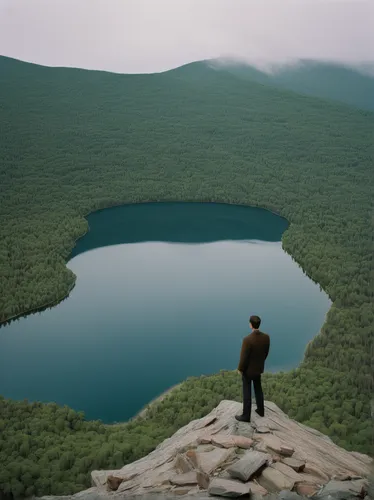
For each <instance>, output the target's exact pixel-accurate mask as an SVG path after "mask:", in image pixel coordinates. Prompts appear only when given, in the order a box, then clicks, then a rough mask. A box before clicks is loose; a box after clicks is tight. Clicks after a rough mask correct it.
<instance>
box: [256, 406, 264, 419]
mask: <svg viewBox="0 0 374 500" xmlns="http://www.w3.org/2000/svg"><path fill="white" fill-rule="evenodd" d="M255 412H256V413H257V415H260V417H264V416H265V413H260V412H259V411H258V409H257V408H256V409H255Z"/></svg>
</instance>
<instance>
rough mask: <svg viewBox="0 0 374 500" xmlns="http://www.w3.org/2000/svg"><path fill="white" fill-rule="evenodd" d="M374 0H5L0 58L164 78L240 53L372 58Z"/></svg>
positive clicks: (269, 57)
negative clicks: (168, 72)
mask: <svg viewBox="0 0 374 500" xmlns="http://www.w3.org/2000/svg"><path fill="white" fill-rule="evenodd" d="M373 26H374V0H348V1H338V0H293V1H288V0H0V53H1V54H2V55H8V56H10V57H15V58H19V59H22V60H26V61H32V62H37V63H39V64H45V65H48V66H73V67H82V68H89V69H102V70H108V71H115V72H119V73H122V72H123V73H136V72H154V71H164V70H166V69H170V68H173V67H176V66H179V65H181V64H185V63H187V62H191V61H195V60H201V59H209V58H216V57H222V56H223V57H227V56H230V57H232V56H234V57H236V58H240V59H242V60H246V61H249V62H251V63H254V64H257V65H261V64H263V63H264V62H265V63H266V62H278V63H279V62H287V61H290V60H295V59H299V58H311V59H322V60H333V61H337V62H345V63H348V64H349V63H359V62H365V61H373V60H374V49H373V48H374V29H373Z"/></svg>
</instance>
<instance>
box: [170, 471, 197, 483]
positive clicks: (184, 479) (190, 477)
mask: <svg viewBox="0 0 374 500" xmlns="http://www.w3.org/2000/svg"><path fill="white" fill-rule="evenodd" d="M170 482H171V484H175V485H177V486H186V485H194V484H197V476H196V471H190V472H186V473H185V474H177V475H176V476H173V477H171V478H170Z"/></svg>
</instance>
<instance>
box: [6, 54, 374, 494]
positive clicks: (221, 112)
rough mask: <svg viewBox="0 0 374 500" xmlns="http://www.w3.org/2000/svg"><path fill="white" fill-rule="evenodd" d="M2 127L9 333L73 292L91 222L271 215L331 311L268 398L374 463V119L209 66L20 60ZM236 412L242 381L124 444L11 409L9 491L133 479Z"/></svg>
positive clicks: (203, 388)
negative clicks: (109, 216) (75, 250)
mask: <svg viewBox="0 0 374 500" xmlns="http://www.w3.org/2000/svg"><path fill="white" fill-rule="evenodd" d="M0 113H1V120H0V137H1V144H0V186H1V189H0V320H7V319H9V318H11V317H12V316H16V315H18V314H22V313H24V312H25V311H28V310H33V309H36V308H38V307H42V306H44V305H47V304H53V303H55V302H56V301H58V300H60V299H62V298H63V297H64V296H65V295H66V294H67V293H68V292H69V290H70V289H71V287H72V286H73V285H74V276H73V274H72V273H71V272H70V271H69V270H68V269H67V268H66V267H65V262H66V259H67V258H68V255H69V252H70V251H71V249H72V247H73V245H74V240H75V239H76V238H77V237H79V236H80V235H82V234H83V233H84V231H85V230H86V229H87V223H86V220H85V219H84V215H85V214H87V213H88V212H90V211H93V210H96V209H99V208H103V207H106V206H110V205H115V204H119V203H125V202H141V201H163V200H164V201H169V200H183V201H218V202H227V203H240V204H250V205H255V206H263V207H266V208H269V209H271V210H274V211H276V212H278V213H280V214H281V215H282V216H284V217H286V218H287V219H288V220H289V221H290V223H291V225H290V228H289V229H288V230H287V232H286V233H285V234H284V238H283V246H284V248H285V250H286V251H288V252H289V253H291V255H292V256H293V258H294V259H295V260H296V261H297V262H298V263H299V264H300V265H301V266H302V267H303V269H304V270H305V271H306V272H307V273H308V275H310V276H311V277H312V278H313V279H314V280H316V281H318V282H319V283H320V284H321V286H322V287H323V288H324V289H325V290H326V292H327V293H328V294H329V296H330V297H331V299H332V300H333V302H334V303H333V306H332V308H331V310H330V311H329V313H328V315H327V318H326V322H325V324H324V325H323V328H322V331H321V334H320V335H318V336H317V337H316V338H315V339H314V341H313V342H311V343H310V344H309V345H308V347H307V349H306V355H305V360H304V361H303V363H302V364H301V366H300V367H299V368H298V369H297V370H294V371H292V372H290V373H281V374H275V375H271V374H269V375H268V376H267V377H266V390H267V397H268V398H269V399H272V400H274V401H275V402H276V403H277V404H278V405H279V406H280V407H281V408H282V409H283V410H285V411H286V412H288V413H289V415H290V416H291V417H294V418H296V419H298V420H299V421H301V422H305V423H307V424H309V425H311V426H313V427H315V428H317V429H320V430H321V431H322V432H325V433H327V434H329V435H330V436H331V437H332V438H333V439H334V440H335V441H336V442H338V443H339V444H340V445H343V446H345V447H347V448H349V449H355V450H357V451H362V452H371V448H372V440H371V436H372V421H371V417H370V398H371V397H372V391H373V386H372V372H371V366H372V352H373V332H372V325H373V322H374V311H373V301H372V297H373V279H372V277H373V258H372V193H373V188H374V186H373V181H374V178H373V147H372V138H373V127H374V113H372V112H369V111H365V110H356V109H354V108H351V107H348V106H345V105H340V104H338V103H334V102H331V101H325V100H322V99H317V98H311V97H307V96H303V95H299V94H296V93H294V92H291V91H283V90H279V89H275V88H273V87H271V86H264V85H262V84H258V83H255V82H249V81H247V80H241V79H238V77H237V76H235V75H232V74H230V73H229V72H219V71H216V70H214V69H212V68H209V67H208V66H207V65H206V64H205V63H196V64H192V65H187V66H185V67H182V68H179V69H176V70H174V71H170V72H166V73H162V74H155V75H113V74H110V73H104V72H93V71H83V70H77V69H63V68H45V67H41V66H36V65H32V64H26V63H22V62H19V61H15V60H11V59H7V58H0ZM0 332H1V330H0ZM239 397H240V387H239V382H238V380H237V378H236V377H235V374H233V373H223V374H218V375H215V376H213V377H204V378H201V379H192V380H190V381H188V382H186V383H185V384H184V386H183V389H182V390H181V391H180V392H176V393H175V394H172V395H171V396H170V398H168V399H167V400H165V401H164V402H163V403H162V404H161V405H160V406H159V407H157V408H154V409H153V410H152V411H151V412H149V415H148V416H147V419H146V420H145V421H142V422H133V423H131V424H126V425H123V426H104V425H102V424H100V423H93V422H86V421H85V420H84V419H83V417H82V416H81V415H79V414H77V413H75V412H74V411H72V410H69V409H67V408H60V409H59V408H56V406H54V405H52V406H51V405H40V404H28V403H27V402H23V403H18V402H14V401H1V400H0V469H1V472H0V491H1V490H3V491H5V492H13V493H14V494H15V495H16V496H20V495H21V496H22V495H24V494H27V495H33V494H36V495H38V496H40V495H42V494H48V493H54V494H62V493H68V492H70V491H73V490H77V489H79V488H80V487H82V485H83V486H86V485H87V484H89V483H88V481H89V477H88V471H89V470H90V469H91V468H109V469H110V468H113V467H117V466H118V465H121V463H125V462H129V461H132V460H133V459H134V458H135V457H139V456H140V455H142V454H144V453H146V452H148V451H150V450H151V449H152V448H153V447H154V446H155V445H156V444H157V443H158V442H159V441H160V440H161V439H163V438H164V437H166V436H168V435H171V434H172V433H173V432H174V431H175V429H176V428H177V427H178V426H180V425H183V424H184V423H186V421H187V420H189V419H191V418H194V417H198V416H201V415H202V414H204V413H205V412H207V411H209V410H210V409H212V408H213V407H214V406H215V405H216V404H217V402H218V401H219V400H220V399H222V398H233V399H235V398H239ZM114 404H115V401H114ZM3 415H4V417H3ZM139 436H141V438H140V437H139ZM104 444H105V446H104Z"/></svg>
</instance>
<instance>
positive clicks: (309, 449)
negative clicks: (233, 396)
mask: <svg viewBox="0 0 374 500" xmlns="http://www.w3.org/2000/svg"><path fill="white" fill-rule="evenodd" d="M265 408H266V416H265V417H264V418H261V417H259V416H257V414H256V413H255V412H254V411H253V417H252V422H251V424H248V423H239V422H237V421H236V420H235V415H236V414H238V413H240V412H241V404H240V403H238V402H234V401H221V403H220V404H219V405H218V406H217V407H216V408H215V409H214V410H213V411H212V412H211V413H209V414H208V415H207V416H206V417H204V418H202V419H198V420H193V421H191V422H190V423H189V424H188V425H186V426H185V427H182V428H181V429H179V430H178V431H177V432H176V433H175V434H174V435H173V436H172V437H170V438H169V439H166V440H165V441H164V442H162V443H161V444H160V445H159V446H157V448H156V449H155V450H154V451H153V452H152V453H150V454H149V455H147V456H146V457H144V458H142V459H140V460H137V461H136V462H133V463H131V464H128V465H126V466H124V467H122V469H119V470H109V471H108V470H107V471H93V472H92V474H91V477H92V484H93V487H92V488H90V489H89V490H86V491H83V492H80V493H78V494H76V495H73V496H72V497H65V498H71V499H74V500H86V499H87V500H88V499H89V500H98V499H102V498H109V497H111V498H113V499H117V498H126V497H128V498H132V497H136V498H137V499H139V500H140V499H143V498H147V499H148V498H152V499H162V498H168V497H169V498H170V497H173V498H176V497H180V496H187V498H199V499H203V498H208V497H210V498H211V497H212V496H217V497H220V496H224V497H239V496H248V495H250V496H251V498H256V500H261V499H262V497H266V498H274V499H275V498H281V499H282V500H297V499H298V498H300V497H312V498H314V499H320V500H332V499H342V500H343V499H344V500H351V499H354V498H367V499H369V498H370V497H369V491H370V485H369V479H368V478H369V476H370V477H371V474H372V470H373V460H372V459H371V458H370V457H369V456H367V455H363V454H360V453H355V452H348V451H346V450H344V449H342V448H340V447H339V446H337V445H336V444H334V443H333V442H332V441H331V439H330V438H328V437H327V436H325V435H323V434H321V433H320V432H318V431H316V430H314V429H311V428H309V427H306V426H304V425H302V424H299V423H298V422H295V421H294V420H291V419H290V418H289V417H287V415H286V414H285V413H283V412H282V411H281V410H280V409H279V408H278V407H277V406H276V405H275V404H274V403H271V402H266V403H265ZM44 498H45V499H47V498H52V497H44ZM55 498H56V497H55Z"/></svg>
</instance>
